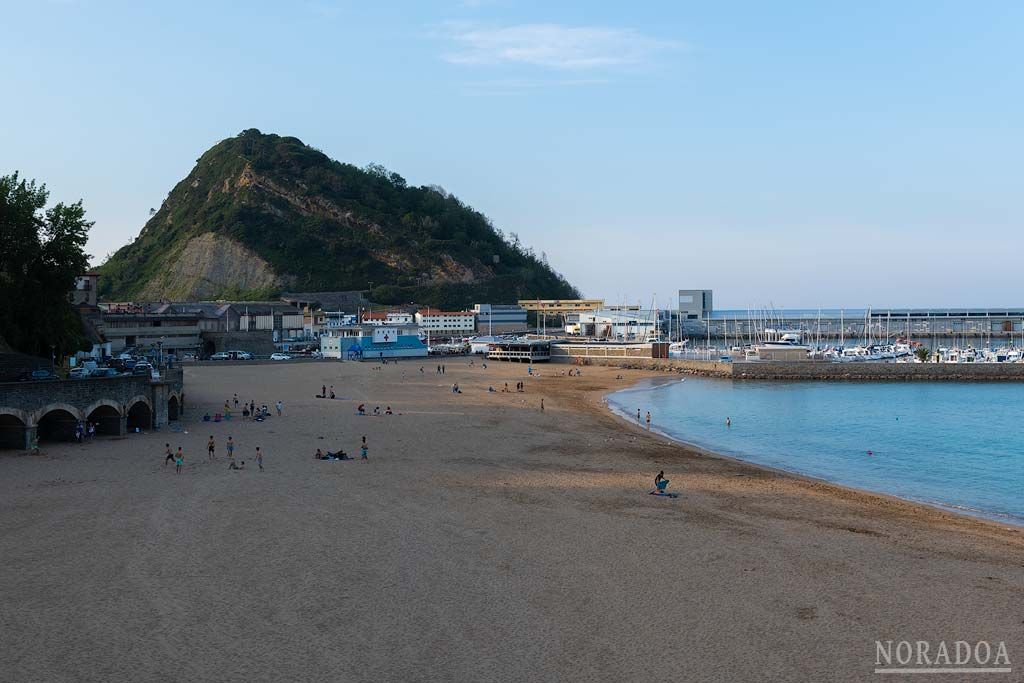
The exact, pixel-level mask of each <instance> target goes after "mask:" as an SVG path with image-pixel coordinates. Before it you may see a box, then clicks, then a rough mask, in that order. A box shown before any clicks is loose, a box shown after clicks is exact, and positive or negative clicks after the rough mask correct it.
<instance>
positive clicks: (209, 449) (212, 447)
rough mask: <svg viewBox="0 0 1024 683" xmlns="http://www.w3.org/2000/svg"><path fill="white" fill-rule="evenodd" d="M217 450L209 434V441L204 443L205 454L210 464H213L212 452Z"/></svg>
mask: <svg viewBox="0 0 1024 683" xmlns="http://www.w3.org/2000/svg"><path fill="white" fill-rule="evenodd" d="M216 448H217V442H216V441H214V440H213V434H210V440H209V441H207V442H206V453H207V455H209V456H210V462H213V452H214V450H216Z"/></svg>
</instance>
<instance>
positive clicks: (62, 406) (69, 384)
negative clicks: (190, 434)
mask: <svg viewBox="0 0 1024 683" xmlns="http://www.w3.org/2000/svg"><path fill="white" fill-rule="evenodd" d="M184 398H185V395H184V393H183V373H182V370H181V369H180V368H177V369H173V370H165V371H164V374H163V377H162V378H161V379H159V380H152V379H150V378H148V377H134V376H124V377H102V378H97V379H77V380H44V381H37V382H7V383H0V416H3V417H4V422H3V429H4V430H8V431H9V430H15V429H20V430H22V432H23V434H22V436H23V438H22V439H21V440H20V441H21V443H23V444H24V448H25V449H28V448H29V447H30V445H31V443H32V441H33V440H34V439H35V437H36V435H37V430H38V427H39V422H40V420H42V419H43V417H44V416H45V415H47V414H48V413H50V412H52V411H54V410H64V411H66V412H68V413H70V414H71V415H72V416H73V417H74V418H75V419H77V420H83V421H84V420H86V419H88V417H89V415H90V414H91V413H92V411H94V410H96V409H97V408H98V407H100V406H109V407H110V408H113V409H114V410H116V411H117V414H118V418H119V427H118V433H119V434H120V435H122V436H123V435H124V434H125V433H126V432H127V423H128V412H129V410H130V409H131V408H132V407H133V406H134V405H136V404H137V403H139V402H142V403H145V404H146V405H147V406H148V407H149V409H150V410H149V414H150V424H148V425H144V427H145V428H148V429H152V428H154V427H160V426H163V425H165V424H167V422H168V406H169V404H170V403H171V401H172V399H173V401H175V402H176V403H177V405H178V413H179V414H180V413H181V412H182V411H183V410H184ZM12 418H13V419H12ZM18 423H20V425H19V424H18Z"/></svg>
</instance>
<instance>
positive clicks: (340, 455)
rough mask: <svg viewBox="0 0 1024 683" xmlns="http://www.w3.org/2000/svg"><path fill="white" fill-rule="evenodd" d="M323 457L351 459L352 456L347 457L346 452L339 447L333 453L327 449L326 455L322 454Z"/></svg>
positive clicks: (326, 458)
mask: <svg viewBox="0 0 1024 683" xmlns="http://www.w3.org/2000/svg"><path fill="white" fill-rule="evenodd" d="M324 459H325V460H351V459H352V458H351V457H349V454H348V453H346V452H345V451H343V450H342V449H340V448H339V449H338V450H337V451H336V452H334V453H332V452H331V451H327V455H325V456H324Z"/></svg>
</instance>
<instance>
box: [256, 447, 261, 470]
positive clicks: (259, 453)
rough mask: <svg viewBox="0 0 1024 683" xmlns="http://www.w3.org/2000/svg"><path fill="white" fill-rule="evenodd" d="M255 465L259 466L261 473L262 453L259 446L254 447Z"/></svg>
mask: <svg viewBox="0 0 1024 683" xmlns="http://www.w3.org/2000/svg"><path fill="white" fill-rule="evenodd" d="M256 464H257V465H259V466H260V472H262V471H263V451H261V450H260V447H259V446H257V447H256Z"/></svg>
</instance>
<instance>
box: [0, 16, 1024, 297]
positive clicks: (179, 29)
mask: <svg viewBox="0 0 1024 683" xmlns="http://www.w3.org/2000/svg"><path fill="white" fill-rule="evenodd" d="M0 9H2V14H0V16H2V20H0V45H3V55H4V58H5V68H4V70H3V77H2V79H3V80H2V83H0V85H2V92H3V93H4V102H3V106H2V107H0V173H7V172H10V171H13V170H19V171H21V172H22V173H23V174H24V175H26V176H29V177H35V178H38V179H40V180H42V181H45V182H46V183H47V184H48V185H49V187H50V189H51V190H52V193H53V195H52V196H53V199H56V200H76V199H79V198H81V199H83V200H84V201H85V205H86V208H87V210H88V212H89V215H90V216H91V217H92V218H93V219H94V220H95V221H96V226H95V228H94V229H93V233H92V239H91V242H90V251H91V253H93V254H94V255H95V256H96V257H98V258H102V257H103V256H104V255H105V254H106V253H108V252H111V251H113V250H114V249H116V248H117V247H119V246H120V245H122V244H124V243H125V242H127V241H129V240H130V239H131V238H132V237H134V235H135V234H137V232H138V231H139V229H140V228H141V226H142V224H143V223H144V222H145V220H146V218H147V212H148V209H149V208H150V207H155V206H159V204H160V201H161V200H162V199H163V197H164V196H165V195H166V193H167V192H168V191H169V190H170V188H171V187H172V186H173V185H174V184H175V183H176V182H177V181H178V180H179V179H181V178H182V177H183V176H185V175H186V174H187V173H188V172H189V170H190V169H191V168H192V166H193V164H194V163H195V160H196V159H197V158H198V157H199V155H200V154H201V153H202V152H203V151H204V150H205V149H207V148H208V147H209V146H210V145H212V144H213V143H215V142H216V141H218V140H220V139H222V138H225V137H228V136H231V135H235V134H237V133H238V132H240V131H241V130H243V129H245V128H250V127H256V128H259V129H261V130H263V131H264V132H275V133H280V134H283V135H294V136H297V137H299V138H301V139H302V140H303V141H304V142H306V143H308V144H311V145H314V146H316V147H318V148H320V149H322V150H324V151H325V152H326V153H327V154H329V155H330V156H332V157H334V158H336V159H339V160H342V161H347V162H351V163H354V164H358V165H364V164H366V163H369V162H379V163H382V164H384V165H385V166H387V167H389V168H391V169H393V170H395V171H398V172H399V173H401V174H402V175H404V176H405V177H406V178H407V179H408V180H409V181H410V182H411V183H414V184H427V183H436V184H440V185H442V186H444V187H445V188H447V189H448V190H449V191H451V192H453V193H455V194H456V195H458V196H459V197H460V198H462V199H463V200H465V201H466V202H468V203H469V204H471V205H473V206H474V207H476V208H477V209H479V210H481V211H483V212H484V213H486V214H487V215H489V216H490V217H491V218H492V219H493V221H494V222H495V224H496V225H497V226H499V227H501V228H502V229H504V230H505V231H506V232H517V233H519V235H520V236H521V238H522V240H523V241H524V242H525V243H527V244H530V245H533V246H534V248H535V249H536V250H537V251H538V252H539V251H544V252H546V253H547V255H548V257H549V259H550V261H551V263H552V264H553V265H554V266H555V267H556V268H558V269H559V270H560V271H562V272H563V273H564V274H565V275H567V276H568V277H569V279H570V280H571V281H572V282H574V283H575V284H577V285H578V286H580V287H581V288H582V290H583V291H584V293H585V294H586V295H588V296H603V297H605V298H607V299H609V300H614V301H620V300H626V301H631V302H633V301H638V300H639V301H642V302H644V303H645V304H646V303H649V302H650V301H651V299H652V297H653V296H654V295H655V294H657V297H658V300H659V302H660V303H661V304H662V305H664V304H667V302H668V300H669V297H670V295H671V294H672V292H673V291H674V290H676V289H678V288H681V287H682V288H690V287H707V288H712V289H714V290H715V299H716V301H715V303H716V305H717V306H718V307H722V308H727V307H738V308H742V307H747V306H758V305H767V304H769V303H774V305H775V306H787V307H818V306H826V307H839V306H846V307H866V306H869V305H870V306H875V307H879V306H902V305H919V306H925V305H932V306H941V305H961V306H965V305H977V306H982V305H992V306H999V305H1018V306H1019V305H1021V304H1022V302H1024V291H1022V288H1021V286H1020V283H1021V276H1020V273H1021V270H1022V269H1021V259H1022V257H1024V230H1022V228H1024V221H1022V218H1024V208H1022V201H1021V197H1022V196H1024V191H1022V188H1021V177H1022V174H1021V164H1022V161H1024V135H1022V130H1021V128H1022V121H1024V76H1022V74H1024V70H1022V68H1021V65H1022V64H1024V3H1020V2H984V3H964V2H956V3H954V2H934V1H929V2H858V3H849V2H847V3H838V2H832V3H827V2H804V3H796V2H789V3H786V2H779V3H768V2H748V3H738V2H737V3H709V2H704V3H683V2H632V3H623V2H615V3H611V2H606V3H598V2H594V1H580V2H562V3H556V2H520V1H518V0H493V1H489V0H475V1H473V0H465V1H461V2H460V1H459V0H451V1H448V2H445V1H442V2H434V3H428V2H413V1H409V2H386V1H384V0H381V1H379V2H355V1H354V0H352V1H346V0H338V1H334V0H315V1H311V2H302V0H298V1H297V2H294V3H283V2H253V3H228V2H215V1H210V2H161V3H156V2H104V1H102V0H63V1H46V0H39V1H37V2H13V1H11V0H0Z"/></svg>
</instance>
